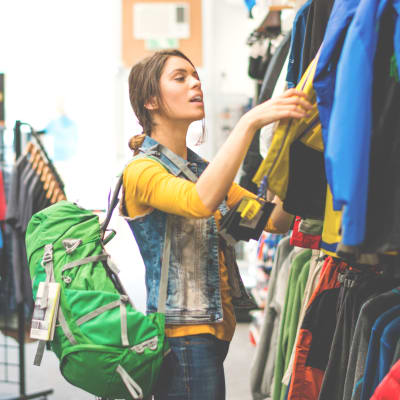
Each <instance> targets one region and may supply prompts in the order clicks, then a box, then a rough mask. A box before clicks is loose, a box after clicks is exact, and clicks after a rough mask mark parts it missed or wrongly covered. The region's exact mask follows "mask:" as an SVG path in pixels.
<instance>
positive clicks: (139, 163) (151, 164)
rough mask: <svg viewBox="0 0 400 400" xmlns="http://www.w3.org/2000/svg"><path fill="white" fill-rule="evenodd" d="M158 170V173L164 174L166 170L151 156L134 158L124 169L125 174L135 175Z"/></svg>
mask: <svg viewBox="0 0 400 400" xmlns="http://www.w3.org/2000/svg"><path fill="white" fill-rule="evenodd" d="M149 169H151V170H155V171H157V170H159V171H160V172H166V168H165V167H164V166H163V164H162V163H161V161H159V160H158V159H157V158H156V157H152V156H147V155H143V156H140V155H139V156H135V157H134V158H133V159H132V160H131V161H129V162H128V164H127V165H126V166H125V168H124V175H125V174H129V175H131V174H137V173H142V172H144V171H146V170H149Z"/></svg>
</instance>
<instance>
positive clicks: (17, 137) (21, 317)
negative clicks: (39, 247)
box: [0, 121, 63, 400]
mask: <svg viewBox="0 0 400 400" xmlns="http://www.w3.org/2000/svg"><path fill="white" fill-rule="evenodd" d="M22 126H28V127H29V132H28V138H27V139H28V140H30V137H29V136H32V137H33V138H35V140H36V142H37V144H38V146H39V147H40V149H41V151H42V152H43V154H44V155H45V157H46V158H47V160H48V161H49V168H50V169H51V170H52V172H53V173H54V175H55V176H56V177H57V179H59V182H60V185H63V183H62V181H61V179H60V177H59V176H58V174H57V172H56V170H55V168H54V166H53V164H52V163H51V161H50V159H49V157H48V155H47V153H46V150H45V149H44V146H43V144H42V142H41V141H40V139H39V134H43V133H45V131H40V132H37V131H35V130H34V129H33V128H32V126H31V125H29V124H26V123H22V122H21V121H16V123H15V126H14V151H15V156H16V159H18V158H19V157H20V156H21V154H22V145H23V141H22V135H23V132H22V130H21V127H22ZM3 132H4V131H2V130H0V146H1V147H0V160H2V161H3V160H4V159H5V157H4V140H3V139H4V138H3ZM23 278H24V277H23V274H22V282H21V284H22V286H23ZM7 310H8V307H7ZM11 322H12V321H11V318H10V316H9V315H7V314H6V315H5V318H4V325H5V326H4V331H5V333H6V334H7V331H10V330H12V329H14V325H13V324H11ZM16 322H17V338H18V344H17V345H14V344H10V343H9V339H8V337H7V335H5V336H4V343H0V348H1V349H2V350H4V361H0V365H1V366H2V367H4V376H0V382H1V383H8V384H16V385H18V386H19V395H18V396H13V397H2V394H1V393H0V399H3V400H28V399H42V400H47V396H48V395H51V394H52V393H53V392H54V390H53V389H48V390H44V391H40V392H36V393H32V394H27V393H26V376H25V329H26V315H25V304H24V303H23V302H21V303H19V304H18V305H17V321H16ZM12 351H17V352H18V361H17V362H12V361H11V360H10V357H9V356H10V354H11V352H12ZM11 368H18V379H16V380H14V379H12V378H11V377H10V375H11V374H10V369H11Z"/></svg>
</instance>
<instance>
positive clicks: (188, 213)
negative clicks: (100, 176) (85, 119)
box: [123, 158, 212, 218]
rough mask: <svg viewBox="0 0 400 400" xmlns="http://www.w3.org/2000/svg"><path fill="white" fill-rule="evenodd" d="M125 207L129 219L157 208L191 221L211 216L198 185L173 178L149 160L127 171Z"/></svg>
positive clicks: (125, 177)
mask: <svg viewBox="0 0 400 400" xmlns="http://www.w3.org/2000/svg"><path fill="white" fill-rule="evenodd" d="M123 184H124V190H125V207H126V210H127V212H128V215H129V216H130V217H136V216H141V215H145V214H148V213H149V212H151V211H152V210H153V209H154V208H156V209H159V210H161V211H164V212H166V213H169V214H176V215H180V216H183V217H188V218H207V217H210V216H211V215H212V212H210V210H208V209H207V208H206V206H205V205H204V204H203V203H202V201H201V199H200V197H199V194H198V193H197V189H196V185H195V184H194V183H193V182H190V181H188V180H186V179H183V178H178V177H176V176H174V175H172V174H170V173H169V172H168V171H167V170H166V169H165V168H164V167H163V166H162V165H161V164H160V163H158V162H157V161H155V160H152V159H148V158H141V159H138V160H134V161H132V162H131V163H130V164H129V165H128V166H127V167H126V168H125V170H124V174H123Z"/></svg>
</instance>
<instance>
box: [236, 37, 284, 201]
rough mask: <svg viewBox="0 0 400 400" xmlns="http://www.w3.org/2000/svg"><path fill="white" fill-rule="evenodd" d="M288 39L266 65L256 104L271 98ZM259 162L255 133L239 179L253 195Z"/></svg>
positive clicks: (255, 190)
mask: <svg viewBox="0 0 400 400" xmlns="http://www.w3.org/2000/svg"><path fill="white" fill-rule="evenodd" d="M290 37H291V33H290V32H289V33H288V34H287V35H286V36H285V37H284V38H283V39H282V42H281V44H280V45H279V47H278V48H277V49H276V50H275V53H274V55H273V56H272V58H271V60H270V62H269V64H268V69H267V72H266V73H265V76H264V80H263V83H262V85H261V89H260V95H259V97H258V103H262V102H264V101H266V100H268V99H270V98H271V96H272V93H273V91H274V89H275V85H276V81H277V80H278V78H279V74H280V73H281V71H282V67H283V64H284V63H285V60H286V57H287V55H288V53H289V47H290ZM261 162H262V157H261V155H260V131H257V132H256V134H255V135H254V137H253V140H252V142H251V144H250V147H249V150H248V151H247V154H246V157H245V159H244V160H243V164H242V168H241V177H240V180H239V184H240V186H242V187H244V188H245V189H247V190H249V191H250V192H252V193H254V194H257V185H256V184H255V183H253V182H252V179H253V176H254V175H255V173H256V172H257V170H258V167H259V166H260V164H261Z"/></svg>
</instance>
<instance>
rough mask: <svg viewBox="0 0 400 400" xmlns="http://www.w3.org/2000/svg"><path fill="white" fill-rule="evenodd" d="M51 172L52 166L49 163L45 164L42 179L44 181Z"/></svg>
mask: <svg viewBox="0 0 400 400" xmlns="http://www.w3.org/2000/svg"><path fill="white" fill-rule="evenodd" d="M49 174H50V168H49V166H48V165H47V164H45V166H44V167H43V171H42V173H41V174H40V180H41V181H42V182H43V183H44V182H45V181H46V178H47V176H48V175H49Z"/></svg>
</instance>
